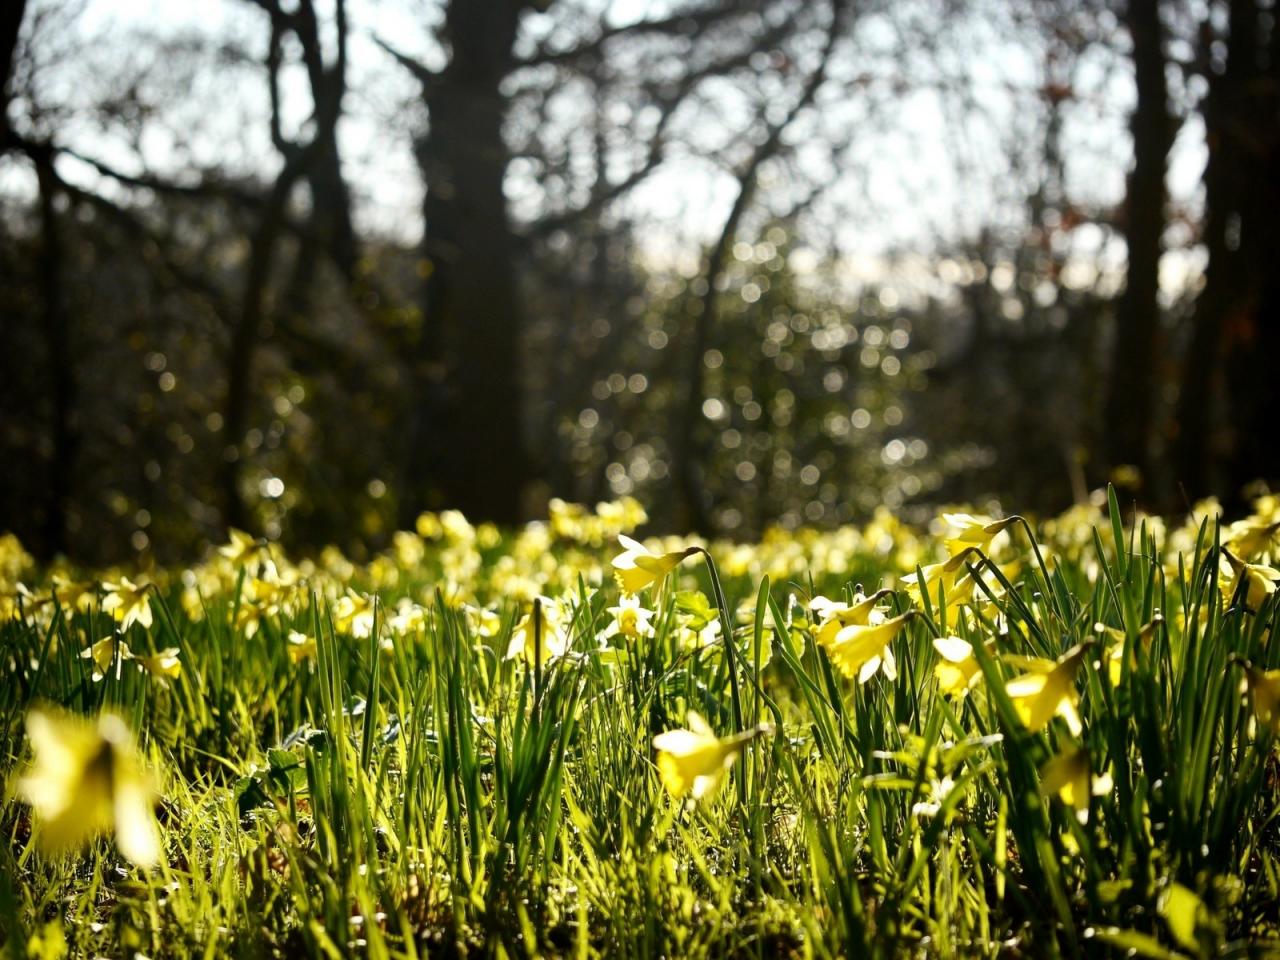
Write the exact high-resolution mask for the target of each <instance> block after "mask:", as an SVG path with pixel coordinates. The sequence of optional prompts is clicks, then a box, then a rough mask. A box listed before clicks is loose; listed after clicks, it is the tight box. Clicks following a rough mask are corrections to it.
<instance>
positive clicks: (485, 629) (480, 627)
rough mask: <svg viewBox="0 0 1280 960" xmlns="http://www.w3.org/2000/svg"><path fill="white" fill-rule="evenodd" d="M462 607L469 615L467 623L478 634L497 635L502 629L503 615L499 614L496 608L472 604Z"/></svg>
mask: <svg viewBox="0 0 1280 960" xmlns="http://www.w3.org/2000/svg"><path fill="white" fill-rule="evenodd" d="M462 609H463V612H464V613H465V614H466V616H467V625H468V626H469V627H470V628H471V632H472V633H474V634H475V635H476V636H478V637H496V636H497V635H498V631H499V630H501V629H502V617H500V616H498V613H497V611H496V610H491V609H489V608H488V607H477V606H473V605H471V604H466V605H465V606H463V608H462Z"/></svg>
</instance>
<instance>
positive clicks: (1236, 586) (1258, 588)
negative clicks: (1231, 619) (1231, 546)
mask: <svg viewBox="0 0 1280 960" xmlns="http://www.w3.org/2000/svg"><path fill="white" fill-rule="evenodd" d="M1222 555H1223V557H1225V558H1226V561H1227V564H1228V566H1229V567H1230V568H1231V574H1232V576H1231V586H1230V587H1228V588H1227V596H1228V597H1234V596H1235V595H1236V591H1237V590H1241V589H1242V590H1243V591H1244V602H1245V605H1246V606H1247V607H1249V609H1250V610H1253V611H1255V612H1256V611H1257V610H1258V608H1259V607H1261V606H1262V605H1263V604H1264V603H1265V602H1266V600H1267V597H1269V596H1271V594H1273V593H1275V592H1276V585H1277V584H1280V570H1276V569H1273V568H1272V567H1264V566H1262V565H1261V564H1258V563H1245V562H1244V561H1243V560H1241V559H1240V558H1239V557H1237V556H1236V555H1235V554H1234V553H1232V552H1231V551H1230V550H1223V551H1222ZM1242 584H1243V586H1242Z"/></svg>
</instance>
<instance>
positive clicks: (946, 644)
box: [933, 637, 995, 697]
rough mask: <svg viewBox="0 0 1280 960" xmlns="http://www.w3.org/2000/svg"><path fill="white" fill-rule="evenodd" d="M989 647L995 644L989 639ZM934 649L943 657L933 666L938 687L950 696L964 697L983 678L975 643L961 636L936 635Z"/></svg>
mask: <svg viewBox="0 0 1280 960" xmlns="http://www.w3.org/2000/svg"><path fill="white" fill-rule="evenodd" d="M987 646H988V647H991V648H994V646H995V644H994V642H992V641H988V643H987ZM933 649H934V650H936V651H937V652H938V656H939V657H941V658H942V659H940V660H939V661H938V663H937V665H936V666H934V668H933V675H934V676H935V677H937V678H938V689H940V690H941V691H942V692H943V693H944V694H946V695H947V696H949V697H963V696H964V695H965V694H966V693H968V692H969V691H970V690H971V689H973V687H974V686H976V685H977V683H978V681H979V680H981V679H982V667H981V666H980V665H979V663H978V658H977V657H976V656H974V653H973V644H971V643H969V642H967V641H965V640H961V639H960V638H959V637H936V638H935V639H934V641H933Z"/></svg>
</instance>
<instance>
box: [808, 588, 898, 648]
mask: <svg viewBox="0 0 1280 960" xmlns="http://www.w3.org/2000/svg"><path fill="white" fill-rule="evenodd" d="M891 593H893V591H892V590H878V591H876V592H875V593H873V594H871V596H869V597H865V596H863V595H862V594H858V595H857V596H855V597H854V600H853V603H844V602H843V601H838V600H828V599H827V598H826V597H814V598H813V599H812V600H810V601H809V609H810V610H812V611H813V612H814V613H816V614H817V615H818V618H819V623H818V630H817V633H816V635H815V639H817V641H818V643H820V644H822V645H823V646H826V645H827V644H830V643H833V642H834V641H835V636H836V634H837V633H839V632H840V630H842V629H843V628H844V627H852V626H867V625H869V624H871V623H873V622H875V623H879V622H881V621H883V619H884V617H883V615H881V616H879V619H873V617H874V616H875V615H876V604H878V603H879V602H880V601H881V600H883V599H884V598H885V597H887V596H888V595H889V594H891Z"/></svg>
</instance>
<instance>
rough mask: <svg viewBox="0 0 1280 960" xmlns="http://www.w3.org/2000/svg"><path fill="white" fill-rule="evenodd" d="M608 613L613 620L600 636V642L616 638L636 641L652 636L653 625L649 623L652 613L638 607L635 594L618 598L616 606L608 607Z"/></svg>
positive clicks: (637, 599) (638, 603)
mask: <svg viewBox="0 0 1280 960" xmlns="http://www.w3.org/2000/svg"><path fill="white" fill-rule="evenodd" d="M608 611H609V613H611V614H613V620H612V621H610V623H609V625H608V626H607V627H605V628H604V632H603V633H601V634H600V639H601V640H609V639H611V638H613V637H617V636H622V637H626V638H627V639H628V640H638V639H639V638H641V637H652V636H653V624H652V623H650V622H649V621H650V619H652V617H653V611H652V610H646V609H645V608H644V607H642V606H640V598H639V597H638V596H636V595H635V594H631V595H626V594H624V595H623V596H621V597H619V598H618V605H617V606H616V607H609V608H608Z"/></svg>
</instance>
